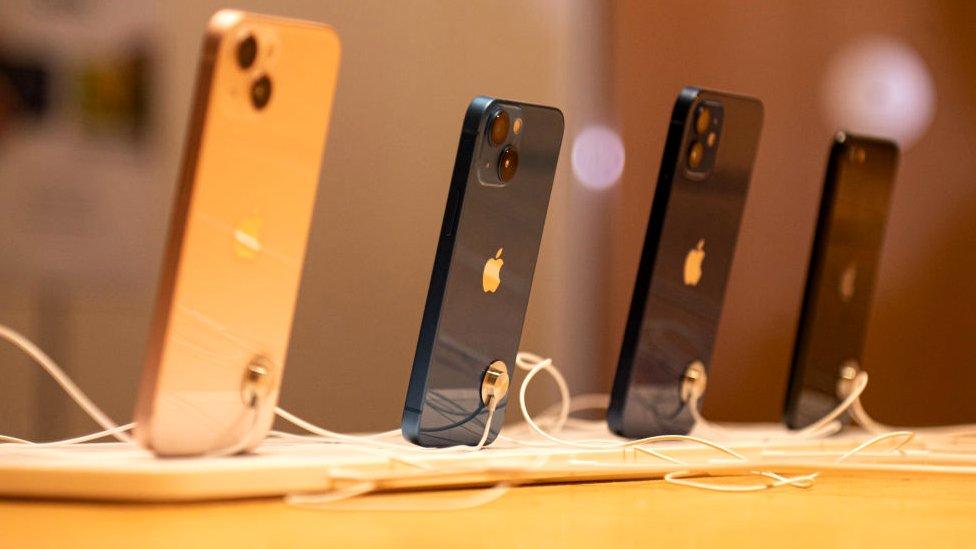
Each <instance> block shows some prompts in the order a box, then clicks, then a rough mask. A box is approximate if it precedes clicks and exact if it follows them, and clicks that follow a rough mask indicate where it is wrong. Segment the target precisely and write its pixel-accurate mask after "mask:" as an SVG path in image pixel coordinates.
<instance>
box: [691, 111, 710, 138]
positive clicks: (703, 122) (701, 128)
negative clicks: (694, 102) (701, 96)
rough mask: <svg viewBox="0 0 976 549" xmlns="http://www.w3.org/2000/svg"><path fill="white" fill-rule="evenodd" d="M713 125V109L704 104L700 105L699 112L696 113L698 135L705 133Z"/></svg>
mask: <svg viewBox="0 0 976 549" xmlns="http://www.w3.org/2000/svg"><path fill="white" fill-rule="evenodd" d="M711 125H712V111H710V110H709V109H708V107H706V106H704V105H702V106H700V107H698V114H697V115H695V131H696V132H697V133H698V135H705V132H707V131H708V128H709V127H710V126H711Z"/></svg>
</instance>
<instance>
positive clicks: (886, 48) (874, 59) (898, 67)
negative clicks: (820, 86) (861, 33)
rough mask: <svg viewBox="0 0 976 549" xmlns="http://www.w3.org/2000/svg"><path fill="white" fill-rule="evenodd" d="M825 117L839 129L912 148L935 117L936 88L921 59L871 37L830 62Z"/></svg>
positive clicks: (887, 40)
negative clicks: (891, 140) (890, 140)
mask: <svg viewBox="0 0 976 549" xmlns="http://www.w3.org/2000/svg"><path fill="white" fill-rule="evenodd" d="M824 84H825V93H824V101H825V105H824V107H825V111H826V114H827V119H828V122H829V123H830V124H831V125H832V126H834V127H835V128H836V129H838V130H840V129H846V130H850V131H852V132H855V133H865V134H869V135H875V136H878V137H887V138H890V139H894V140H895V141H897V142H898V144H899V145H900V146H901V148H902V149H907V148H909V147H911V146H912V145H913V144H915V142H917V141H918V140H919V138H921V137H922V135H923V134H924V133H925V131H926V130H927V129H928V127H929V124H931V122H932V118H933V116H934V115H935V103H936V96H935V85H934V83H933V81H932V76H931V75H930V73H929V69H928V67H927V66H926V64H925V61H924V60H923V59H922V57H921V56H920V55H919V54H918V52H917V51H915V50H914V49H913V48H912V47H911V46H909V45H907V44H905V43H904V42H901V41H898V40H894V39H892V38H887V37H872V38H868V39H864V40H861V41H858V42H856V43H854V44H852V45H850V46H848V47H847V48H845V49H843V50H841V51H840V52H839V53H838V54H837V55H836V56H835V57H834V58H833V60H832V61H831V63H830V65H829V67H828V70H827V74H826V79H825V81H824Z"/></svg>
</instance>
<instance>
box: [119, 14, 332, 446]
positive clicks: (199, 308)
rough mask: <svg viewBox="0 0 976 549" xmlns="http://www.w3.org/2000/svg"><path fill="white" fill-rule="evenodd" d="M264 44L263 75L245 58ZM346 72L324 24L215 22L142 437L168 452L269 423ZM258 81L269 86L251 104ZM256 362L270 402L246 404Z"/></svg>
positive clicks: (161, 295) (145, 387) (141, 417)
mask: <svg viewBox="0 0 976 549" xmlns="http://www.w3.org/2000/svg"><path fill="white" fill-rule="evenodd" d="M248 33H250V34H252V35H253V36H255V37H256V38H257V43H258V54H257V60H256V61H255V63H254V65H253V66H252V67H250V68H249V69H242V68H241V66H240V65H239V63H238V61H237V58H236V54H237V47H238V43H239V42H240V40H241V39H242V38H243V37H245V36H246V35H247V34H248ZM338 65H339V41H338V38H337V36H336V34H335V33H334V32H333V31H332V30H331V29H329V28H328V27H325V26H322V25H318V24H312V23H306V22H302V21H292V20H287V19H279V18H272V17H265V16H260V15H253V14H245V13H242V12H236V11H229V10H225V11H221V12H218V13H217V14H216V15H214V16H213V18H212V19H211V20H210V24H209V26H208V29H207V35H206V38H205V41H204V46H203V54H202V59H201V65H200V68H199V73H198V77H197V78H198V80H197V89H196V97H195V99H194V107H193V114H192V117H191V120H190V127H189V130H188V135H187V144H186V149H185V151H184V159H183V167H182V175H181V179H180V182H179V185H178V195H177V198H176V206H175V208H174V211H173V216H172V219H171V225H170V233H169V239H168V244H167V248H166V256H165V260H164V265H163V272H162V274H161V280H160V285H159V291H158V296H157V302H156V311H155V315H154V318H153V326H152V332H151V336H150V342H149V349H148V355H147V359H146V364H145V367H144V371H143V377H142V384H141V387H140V395H139V402H138V405H137V410H136V434H137V437H138V439H139V440H140V441H141V442H142V444H144V445H145V446H146V447H148V448H150V449H152V450H153V451H154V452H156V453H157V454H161V455H193V454H202V453H207V452H219V451H221V450H222V449H227V448H240V449H247V448H250V447H253V446H255V445H256V444H257V443H259V442H260V441H261V440H262V439H263V438H264V435H265V433H266V432H267V430H268V429H269V428H270V425H271V422H272V421H273V415H274V405H275V402H276V401H277V395H278V389H279V387H280V382H281V376H282V373H283V372H282V368H283V366H284V363H285V358H286V357H285V354H286V350H287V348H288V341H289V337H290V333H291V324H292V317H293V312H294V308H295V302H296V298H297V295H298V289H299V283H300V279H301V272H302V267H303V262H304V257H305V246H306V241H307V237H308V231H309V227H310V224H311V219H312V209H313V205H314V203H315V194H316V189H317V187H318V181H319V175H320V168H321V160H322V154H323V151H324V146H325V140H326V131H327V128H328V125H329V116H330V111H331V108H332V97H333V93H334V89H335V86H336V76H337V71H338ZM261 74H266V75H268V76H269V77H270V78H271V80H272V83H273V86H272V93H271V96H270V100H269V102H268V103H267V105H266V106H265V107H264V108H263V109H258V108H256V107H255V105H254V104H253V103H252V101H251V95H250V91H251V85H252V83H253V82H254V81H255V80H256V79H259V78H260V76H261ZM256 355H261V356H263V357H265V358H266V359H267V360H268V361H269V362H270V363H271V364H272V365H273V366H272V368H271V369H270V371H269V375H268V377H267V378H266V379H265V380H264V383H265V387H267V388H268V389H269V390H270V392H269V393H268V394H267V395H266V397H265V398H263V399H262V402H261V406H260V407H259V408H258V409H257V410H256V411H255V410H253V409H252V410H251V411H249V410H248V408H247V407H246V405H245V403H244V397H243V396H242V380H243V376H244V373H245V369H246V367H247V365H248V364H249V363H250V361H251V360H252V358H253V357H254V356H256Z"/></svg>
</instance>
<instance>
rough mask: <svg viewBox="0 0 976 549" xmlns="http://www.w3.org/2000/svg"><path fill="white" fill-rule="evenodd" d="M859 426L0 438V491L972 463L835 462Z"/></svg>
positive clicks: (131, 497)
mask: <svg viewBox="0 0 976 549" xmlns="http://www.w3.org/2000/svg"><path fill="white" fill-rule="evenodd" d="M592 423H594V425H593V426H592V427H589V428H581V427H574V428H570V429H567V430H565V431H564V433H563V436H566V437H572V438H578V439H580V440H583V439H590V438H592V437H594V436H597V433H598V432H599V431H600V430H601V427H598V426H597V425H596V422H592ZM513 427H515V430H518V428H519V426H518V425H515V426H513ZM602 431H603V432H602V433H601V434H600V435H599V436H604V437H608V436H609V435H608V433H607V432H606V429H605V427H602ZM749 431H750V432H751V436H753V437H756V438H755V439H758V438H759V437H762V436H769V437H776V436H782V434H783V433H784V432H785V431H784V430H783V429H782V427H779V426H775V425H765V426H761V427H754V428H751V429H749ZM863 438H864V433H863V432H858V431H852V432H850V433H848V434H845V435H842V436H840V437H834V438H831V439H827V440H818V441H783V442H770V443H762V442H749V443H745V444H736V443H735V442H734V441H729V442H728V445H729V446H730V447H732V448H735V449H736V450H737V451H739V452H740V453H742V454H743V455H744V456H746V457H747V458H748V461H737V460H733V459H728V458H727V456H724V455H723V454H720V453H717V452H715V451H714V450H712V449H709V448H703V447H701V446H696V445H692V444H689V443H673V444H672V443H665V444H655V445H654V449H655V451H657V452H660V453H662V454H666V455H667V456H669V457H673V458H676V459H680V460H682V462H683V463H681V464H678V463H673V462H669V461H665V460H662V459H658V458H656V457H654V456H652V455H650V454H648V453H645V452H642V451H640V450H639V449H638V448H618V449H606V450H581V449H572V448H565V447H555V448H553V447H549V448H541V447H524V446H521V447H517V446H513V445H510V444H508V445H506V444H505V443H504V442H503V441H498V442H496V444H495V445H493V446H492V447H491V448H487V449H484V450H482V451H478V452H470V453H463V454H437V453H432V454H430V455H421V456H418V455H417V454H416V453H407V452H405V453H404V455H405V457H404V459H403V460H399V459H395V458H391V457H389V456H379V455H376V454H375V453H372V454H371V453H370V452H369V451H368V448H363V447H357V446H356V445H355V444H327V443H315V444H312V443H308V442H303V441H295V440H290V439H287V438H270V439H268V440H267V441H266V442H265V443H264V444H262V445H261V446H259V447H258V448H257V450H256V451H255V453H254V454H250V455H240V456H227V457H204V458H185V459H184V458H176V459H174V458H156V457H154V456H153V455H152V454H150V453H149V452H146V451H144V450H142V449H140V448H138V447H137V446H135V445H133V444H127V443H98V444H82V445H76V446H69V447H63V448H61V447H59V448H40V447H35V448H32V447H31V446H29V445H17V446H4V447H2V448H0V497H25V498H56V499H83V500H101V501H142V502H178V501H202V500H220V499H236V498H252V497H272V496H284V495H288V494H307V493H311V494H314V493H322V492H328V491H332V490H337V489H341V488H343V487H345V486H348V485H350V484H353V483H361V482H364V481H369V482H371V483H372V484H373V485H374V486H375V489H374V490H378V491H388V490H437V489H445V488H466V487H483V486H492V485H495V484H499V483H505V484H508V485H524V484H543V483H561V482H581V481H617V480H639V479H659V478H662V477H663V476H664V475H666V474H668V473H674V472H678V471H686V470H691V469H694V470H705V471H708V473H709V474H713V475H714V474H723V473H728V474H742V473H747V472H750V471H752V470H755V469H756V468H757V467H762V468H763V469H768V470H776V471H779V472H791V471H795V472H809V471H810V470H811V469H815V470H818V471H825V470H858V471H912V472H917V473H952V474H976V461H974V460H973V459H972V457H971V455H970V456H966V455H962V454H960V455H958V456H956V457H953V456H952V455H948V454H939V455H938V456H935V455H930V454H928V453H927V452H924V451H922V450H917V451H914V450H912V447H911V446H906V447H905V448H904V449H903V450H902V451H901V452H897V453H892V452H884V451H878V452H869V453H865V454H863V455H860V456H858V458H857V459H856V460H852V461H848V462H844V463H835V459H834V458H836V456H837V455H838V454H839V453H841V452H844V451H847V450H850V449H851V448H853V447H855V446H856V445H857V443H858V442H860V441H862V440H863ZM755 439H754V440H755ZM407 448H409V447H408V446H407V444H406V443H404V449H405V450H406V449H407ZM406 456H409V458H407V457H406Z"/></svg>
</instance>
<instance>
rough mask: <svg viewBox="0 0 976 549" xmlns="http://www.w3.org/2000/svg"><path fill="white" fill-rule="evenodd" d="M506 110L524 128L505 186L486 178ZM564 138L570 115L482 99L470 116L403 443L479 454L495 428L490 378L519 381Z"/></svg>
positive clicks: (453, 182)
mask: <svg viewBox="0 0 976 549" xmlns="http://www.w3.org/2000/svg"><path fill="white" fill-rule="evenodd" d="M498 108H507V109H513V111H512V112H513V113H518V114H513V116H512V119H513V120H514V119H515V116H521V118H522V120H523V124H522V130H521V135H520V137H519V143H518V145H517V147H518V151H519V166H518V171H517V172H516V174H515V176H514V178H513V179H512V180H510V181H509V182H508V183H507V184H505V185H498V184H494V183H490V182H486V181H485V180H484V179H483V177H482V173H483V170H484V169H494V168H495V166H494V165H491V166H489V167H487V168H486V164H487V163H489V162H492V161H493V160H494V159H497V158H498V153H499V152H500V150H499V148H498V147H493V146H492V145H491V144H490V143H489V141H488V138H487V127H488V126H487V125H488V123H489V117H490V116H491V115H492V114H493V113H494V112H495V111H496V110H497V109H498ZM562 135H563V117H562V114H561V113H560V112H559V111H558V110H556V109H553V108H550V107H542V106H536V105H528V104H524V103H516V102H511V101H503V100H498V99H492V98H488V97H478V98H476V99H475V100H474V101H473V102H472V103H471V106H470V107H469V108H468V111H467V114H466V115H465V119H464V125H463V128H462V131H461V140H460V144H459V146H458V153H457V159H456V163H455V168H454V175H453V177H452V180H451V188H450V191H449V194H448V201H447V207H446V209H445V215H444V221H443V224H442V230H441V236H440V241H439V243H438V246H437V254H436V257H435V262H434V270H433V273H432V275H431V283H430V289H429V292H428V295H427V304H426V307H425V309H424V316H423V322H422V326H421V333H420V338H419V342H418V346H417V353H416V356H415V358H414V364H413V370H412V373H411V377H410V386H409V388H408V390H407V398H406V403H405V406H404V413H403V432H404V436H405V437H406V438H407V439H408V440H410V441H412V442H414V443H416V444H420V445H423V446H451V445H458V444H468V445H474V444H477V442H478V441H479V440H480V439H481V437H482V435H483V433H484V428H485V420H486V419H487V410H486V408H485V406H484V403H483V402H482V399H481V383H482V376H483V374H484V372H485V370H486V369H487V367H488V365H489V364H491V363H492V362H494V361H496V360H500V361H503V362H505V364H506V365H507V367H508V369H509V374H510V375H512V374H513V373H514V369H515V355H516V353H517V352H518V346H519V339H520V338H521V334H522V324H523V321H524V318H525V309H526V307H527V306H528V302H529V291H530V290H531V287H532V276H533V273H534V272H535V264H536V257H537V255H538V252H539V245H540V243H541V239H542V230H543V226H544V224H545V219H546V212H547V210H548V207H549V195H550V191H551V189H552V183H553V177H554V175H555V170H556V161H557V159H558V157H559V148H560V144H561V142H562ZM499 250H501V251H502V253H501V257H500V259H501V260H502V261H503V262H504V263H503V264H502V266H501V270H500V277H499V278H500V281H501V282H500V284H499V285H498V287H497V289H496V290H495V291H494V292H491V291H486V289H485V286H484V284H485V269H486V265H487V263H488V262H489V260H492V259H495V258H496V256H497V255H498V251H499ZM506 402H507V399H503V400H502V401H501V402H500V403H499V405H498V407H497V410H496V413H495V418H494V421H493V422H492V427H491V435H490V438H489V441H491V440H493V439H494V437H495V436H496V435H497V433H498V430H499V429H500V428H501V425H502V421H503V419H502V418H503V417H504V416H503V414H504V410H505V404H506Z"/></svg>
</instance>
